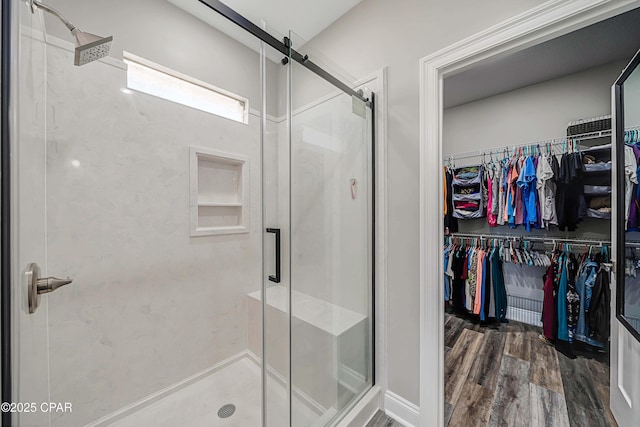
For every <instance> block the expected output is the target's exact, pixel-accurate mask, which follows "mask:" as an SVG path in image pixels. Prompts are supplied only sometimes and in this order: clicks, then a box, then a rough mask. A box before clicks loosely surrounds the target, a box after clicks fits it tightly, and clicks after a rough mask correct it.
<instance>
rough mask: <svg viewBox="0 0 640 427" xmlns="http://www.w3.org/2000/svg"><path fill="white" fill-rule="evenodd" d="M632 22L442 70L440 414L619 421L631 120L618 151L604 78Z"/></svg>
mask: <svg viewBox="0 0 640 427" xmlns="http://www.w3.org/2000/svg"><path fill="white" fill-rule="evenodd" d="M637 22H640V9H635V10H631V11H629V12H626V13H624V14H621V15H618V16H614V17H612V18H609V19H606V20H604V21H600V22H597V23H594V24H593V25H591V26H587V27H585V28H581V29H578V30H576V31H574V32H571V33H568V34H565V35H562V36H560V37H557V38H554V39H551V40H548V41H545V42H544V43H541V44H537V45H534V46H531V47H528V48H526V49H524V50H520V51H517V52H510V53H506V54H503V55H501V56H499V57H494V58H492V59H490V60H486V61H483V62H481V63H479V64H476V65H474V66H473V67H472V68H468V69H465V70H464V71H462V72H459V73H457V74H453V75H450V76H447V77H446V78H445V79H444V89H443V92H444V99H443V103H444V116H443V124H442V141H443V149H442V155H443V158H442V168H443V180H442V188H443V191H442V194H443V207H444V212H443V215H444V227H445V229H444V236H445V237H444V241H443V242H442V259H443V272H444V274H443V277H442V282H441V286H442V295H443V296H444V301H443V303H444V305H445V318H444V331H443V336H444V351H445V356H444V402H445V407H444V418H445V425H449V426H469V425H483V426H484V425H491V426H497V425H508V426H520V425H522V426H525V425H526V426H529V425H536V426H537V425H553V426H580V427H586V426H615V425H617V424H616V421H615V419H614V417H613V415H612V412H611V410H610V365H611V363H615V361H613V362H612V352H611V342H610V336H611V333H612V332H611V315H612V310H615V299H614V298H615V289H613V290H612V288H613V286H614V285H615V277H614V276H615V268H616V264H615V263H614V262H613V261H614V260H613V259H612V258H613V256H612V249H613V248H612V246H613V245H616V244H617V243H618V241H619V239H617V237H616V235H615V233H613V235H612V229H615V228H614V227H613V225H614V224H615V218H613V216H615V215H616V212H617V210H616V205H615V204H616V201H617V200H618V199H616V196H615V194H614V193H615V191H616V190H615V185H614V176H615V175H614V174H615V173H616V172H617V168H622V169H623V170H624V175H622V176H624V179H625V180H626V181H625V182H626V184H627V191H626V197H625V200H624V201H622V202H619V203H622V206H624V207H623V209H624V211H625V213H624V215H625V216H624V218H625V221H626V224H625V226H626V233H624V232H623V235H624V236H626V240H627V246H626V249H624V247H623V252H624V256H623V255H622V254H621V253H620V252H618V264H619V263H623V264H624V268H625V276H626V280H625V286H626V288H627V289H628V292H627V293H626V294H625V296H626V298H625V300H624V303H625V310H624V314H625V318H626V319H627V320H628V323H629V324H630V325H634V324H635V325H636V327H637V325H638V322H640V293H638V291H637V289H638V286H634V285H633V284H634V283H636V284H637V282H634V281H636V280H639V281H640V271H637V269H640V245H638V244H637V243H635V242H637V241H640V238H638V237H637V236H640V233H638V231H639V230H640V221H639V218H640V215H639V214H640V202H639V200H640V199H639V197H640V192H639V191H638V176H637V169H638V166H640V163H639V162H638V160H640V145H639V144H638V141H639V129H640V127H639V125H640V120H635V119H633V117H632V115H629V114H627V115H625V123H624V125H623V127H622V130H621V132H622V133H621V134H620V135H623V136H624V145H620V147H624V148H623V151H624V155H623V157H624V160H623V162H622V163H621V162H620V161H618V162H616V158H615V156H616V149H614V148H615V147H614V144H615V143H616V142H615V138H614V136H615V133H616V117H615V112H612V85H614V83H615V82H616V80H617V79H618V78H619V76H620V75H621V73H622V71H623V70H624V69H625V67H627V65H628V64H629V63H630V61H631V59H632V58H633V57H634V54H635V53H636V51H637V50H638V48H640V43H638V40H640V27H638V25H637ZM577 46H580V47H581V48H580V49H577V48H576V47H577ZM639 72H640V71H639ZM636 78H637V77H636ZM639 80H640V79H639ZM631 84H635V83H634V80H633V79H631V78H630V79H629V83H628V85H631ZM639 93H640V91H639ZM629 99H631V98H629ZM630 109H631V110H633V111H635V110H634V108H633V107H630ZM627 116H629V117H627ZM618 130H620V129H618ZM619 150H621V149H619ZM621 155H622V154H621ZM623 163H624V164H623ZM618 206H620V205H618ZM623 258H624V260H623ZM636 278H637V279H636ZM612 301H614V303H612ZM614 315H615V313H614Z"/></svg>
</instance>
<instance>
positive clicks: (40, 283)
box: [24, 263, 73, 313]
mask: <svg viewBox="0 0 640 427" xmlns="http://www.w3.org/2000/svg"><path fill="white" fill-rule="evenodd" d="M24 275H25V279H26V282H27V286H28V300H29V301H28V303H29V313H35V312H36V310H37V309H38V306H39V305H40V295H41V294H48V293H49V292H53V291H55V290H56V289H58V288H61V287H62V286H65V285H68V284H69V283H71V282H73V280H72V279H70V278H66V279H58V278H57V277H40V267H38V264H36V263H30V264H29V265H27V269H26V270H25V272H24Z"/></svg>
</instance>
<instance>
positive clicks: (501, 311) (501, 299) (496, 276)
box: [491, 248, 507, 322]
mask: <svg viewBox="0 0 640 427" xmlns="http://www.w3.org/2000/svg"><path fill="white" fill-rule="evenodd" d="M491 282H492V283H493V294H494V301H495V317H496V319H497V320H499V321H500V322H507V288H506V286H505V283H504V270H503V266H502V260H501V259H500V251H499V250H498V249H497V248H494V249H493V250H492V251H491Z"/></svg>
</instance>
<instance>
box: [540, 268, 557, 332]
mask: <svg viewBox="0 0 640 427" xmlns="http://www.w3.org/2000/svg"><path fill="white" fill-rule="evenodd" d="M555 270H556V265H555V264H552V265H550V266H549V268H547V272H546V273H545V275H544V276H542V281H543V282H544V287H543V290H544V298H543V300H542V331H543V333H544V336H545V337H546V338H547V339H549V340H555V339H556V332H555V329H556V328H555V325H556V307H555V305H554V299H555V297H554V295H555V292H554V286H553V284H554V278H555Z"/></svg>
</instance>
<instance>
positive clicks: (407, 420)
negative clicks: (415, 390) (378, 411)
mask: <svg viewBox="0 0 640 427" xmlns="http://www.w3.org/2000/svg"><path fill="white" fill-rule="evenodd" d="M384 412H385V413H386V414H387V416H389V417H391V418H393V419H394V420H396V421H398V422H399V423H401V424H403V425H405V426H406V427H417V426H418V425H420V408H419V407H418V406H417V405H415V404H413V403H411V402H409V401H408V400H407V399H405V398H403V397H400V396H398V395H397V394H395V393H393V392H391V391H387V392H386V393H385V394H384Z"/></svg>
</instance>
